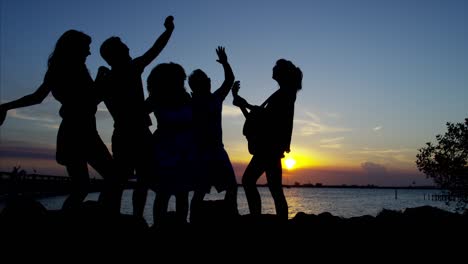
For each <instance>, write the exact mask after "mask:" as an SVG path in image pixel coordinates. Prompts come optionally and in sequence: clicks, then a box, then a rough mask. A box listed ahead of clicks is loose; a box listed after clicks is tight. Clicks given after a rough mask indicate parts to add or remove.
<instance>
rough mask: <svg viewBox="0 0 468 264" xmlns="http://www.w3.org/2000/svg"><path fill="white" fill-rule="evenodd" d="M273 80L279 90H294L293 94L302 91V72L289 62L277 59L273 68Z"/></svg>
mask: <svg viewBox="0 0 468 264" xmlns="http://www.w3.org/2000/svg"><path fill="white" fill-rule="evenodd" d="M273 79H274V80H276V81H277V82H278V84H279V85H280V88H283V89H294V91H295V92H297V91H298V90H300V89H302V71H301V69H300V68H299V67H296V66H295V65H294V64H293V63H292V62H291V61H288V60H285V59H279V60H278V61H277V62H276V65H275V67H273Z"/></svg>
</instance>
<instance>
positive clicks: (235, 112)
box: [223, 105, 242, 117]
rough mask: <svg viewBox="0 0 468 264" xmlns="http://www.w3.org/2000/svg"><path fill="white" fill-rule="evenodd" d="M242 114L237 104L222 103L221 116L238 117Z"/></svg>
mask: <svg viewBox="0 0 468 264" xmlns="http://www.w3.org/2000/svg"><path fill="white" fill-rule="evenodd" d="M241 115H242V111H241V110H240V109H239V107H237V106H232V105H223V116H226V117H238V116H241Z"/></svg>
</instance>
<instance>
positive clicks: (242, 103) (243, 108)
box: [232, 81, 252, 117]
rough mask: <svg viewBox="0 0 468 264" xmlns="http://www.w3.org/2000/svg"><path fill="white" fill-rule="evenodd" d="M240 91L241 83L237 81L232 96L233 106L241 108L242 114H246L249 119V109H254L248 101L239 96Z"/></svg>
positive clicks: (233, 86)
mask: <svg viewBox="0 0 468 264" xmlns="http://www.w3.org/2000/svg"><path fill="white" fill-rule="evenodd" d="M239 89H240V82H239V81H235V82H234V84H233V85H232V96H233V97H234V101H233V102H232V104H234V105H235V106H237V107H239V108H240V110H241V111H242V114H244V116H245V117H247V115H248V114H249V111H248V110H247V108H252V106H251V105H250V104H249V103H248V102H247V100H245V99H244V98H242V97H240V96H239Z"/></svg>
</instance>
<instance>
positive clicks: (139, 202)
mask: <svg viewBox="0 0 468 264" xmlns="http://www.w3.org/2000/svg"><path fill="white" fill-rule="evenodd" d="M147 196H148V188H147V187H145V186H144V185H143V184H142V183H139V182H137V185H136V187H135V190H133V196H132V203H133V215H134V216H138V217H143V212H144V210H145V205H146V197H147Z"/></svg>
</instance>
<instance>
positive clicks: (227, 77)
mask: <svg viewBox="0 0 468 264" xmlns="http://www.w3.org/2000/svg"><path fill="white" fill-rule="evenodd" d="M216 54H218V59H217V60H216V61H217V62H219V63H221V65H223V68H224V82H223V84H222V85H221V86H220V87H219V88H218V90H216V91H215V92H214V94H215V95H217V96H220V97H221V98H223V100H224V98H226V96H227V95H228V94H229V91H230V90H231V87H232V84H233V83H234V73H233V72H232V68H231V65H229V62H228V59H227V55H226V51H225V50H224V47H221V46H218V48H217V49H216Z"/></svg>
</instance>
